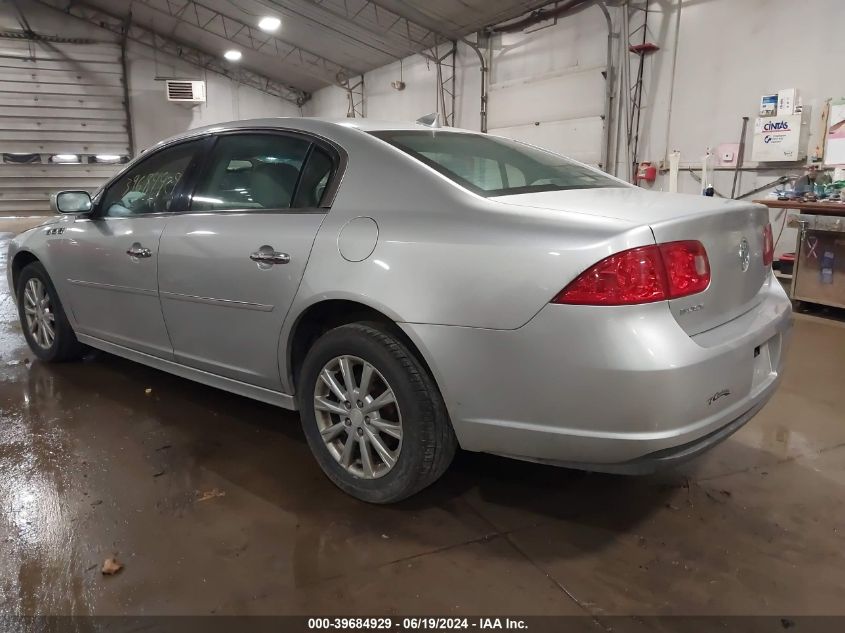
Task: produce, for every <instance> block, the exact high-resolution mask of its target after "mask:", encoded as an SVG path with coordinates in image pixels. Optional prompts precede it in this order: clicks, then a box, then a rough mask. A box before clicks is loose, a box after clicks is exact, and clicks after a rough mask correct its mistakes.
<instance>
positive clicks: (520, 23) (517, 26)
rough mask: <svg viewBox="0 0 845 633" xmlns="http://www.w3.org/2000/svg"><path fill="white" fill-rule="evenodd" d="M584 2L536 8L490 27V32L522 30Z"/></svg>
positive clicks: (569, 1)
mask: <svg viewBox="0 0 845 633" xmlns="http://www.w3.org/2000/svg"><path fill="white" fill-rule="evenodd" d="M586 2H589V0H568V2H564V3H563V4H562V5H560V6H558V7H555V8H554V9H537V10H536V11H532V12H531V14H530V15H528V16H526V17H524V18H522V19H521V20H517V21H516V22H510V23H508V24H503V25H501V26H497V27H496V28H494V29H491V30H490V32H491V33H515V32H517V31H522V30H524V29H527V28H528V27H529V26H533V25H535V24H537V23H539V22H545V21H546V20H553V19H554V18H559V17H560V16H562V15H563V14H564V13H566V12H567V11H570V10H572V9H574V8H575V7H577V6H578V5H581V4H585V3H586Z"/></svg>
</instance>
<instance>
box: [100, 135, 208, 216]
mask: <svg viewBox="0 0 845 633" xmlns="http://www.w3.org/2000/svg"><path fill="white" fill-rule="evenodd" d="M198 143H199V141H191V142H187V143H180V144H179V145H175V146H173V147H168V148H167V149H163V150H161V151H159V152H156V153H155V154H153V155H152V156H150V157H149V158H147V159H145V160H143V161H142V162H141V163H140V164H138V165H136V166H135V167H133V168H132V169H130V170H129V171H128V172H126V173H125V174H124V175H123V176H121V177H120V178H118V179H117V180H116V181H115V182H114V183H113V184H112V185H111V186H110V187H109V188H108V190H107V191H106V193H105V196H104V197H103V201H102V203H101V208H102V209H103V213H102V215H104V216H105V217H112V218H115V217H118V218H121V217H132V216H137V215H146V214H149V213H166V212H168V211H170V210H171V206H172V204H173V201H174V199H173V193H174V192H175V191H176V188H177V186H178V185H179V183H180V182H181V181H182V178H183V177H184V174H185V171H186V170H187V169H188V166H189V165H190V164H191V160H192V159H193V157H194V152H195V151H196V148H197V144H198Z"/></svg>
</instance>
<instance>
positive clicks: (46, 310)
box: [23, 277, 56, 349]
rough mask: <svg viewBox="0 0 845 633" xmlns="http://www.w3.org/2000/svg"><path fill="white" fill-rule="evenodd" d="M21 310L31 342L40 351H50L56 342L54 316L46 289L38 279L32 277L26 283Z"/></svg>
mask: <svg viewBox="0 0 845 633" xmlns="http://www.w3.org/2000/svg"><path fill="white" fill-rule="evenodd" d="M23 310H24V315H25V317H26V328H27V330H28V331H29V334H30V336H31V337H32V340H33V341H35V343H36V345H38V347H40V348H41V349H50V348H51V347H52V346H53V341H55V340H56V315H55V314H54V313H53V308H52V305H51V303H50V295H49V293H48V292H47V287H46V286H45V285H44V282H42V281H41V280H40V279H37V278H35V277H33V278H32V279H30V280H29V281H27V282H26V286H25V287H24V292H23Z"/></svg>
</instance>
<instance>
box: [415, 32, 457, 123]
mask: <svg viewBox="0 0 845 633" xmlns="http://www.w3.org/2000/svg"><path fill="white" fill-rule="evenodd" d="M438 48H439V47H437V46H435V47H433V48H431V49H430V50H428V51H423V52H422V53H421V55H422V56H423V57H425V58H426V59H427V60H428V61H429V62H431V63H432V64H434V69H435V71H436V73H437V80H436V83H435V90H436V91H437V95H436V97H437V110H436V111H437V114H439V115H440V121H441V122H442V123H443V125H445V126H447V127H454V125H455V79H456V75H457V72H456V65H455V55H456V53H457V49H458V46H457V42H455V41H452V42H450V43H449V45H448V47H446V48H445V52H443V53H441V52H440V51H439V50H438Z"/></svg>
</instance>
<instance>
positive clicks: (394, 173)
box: [282, 133, 654, 342]
mask: <svg viewBox="0 0 845 633" xmlns="http://www.w3.org/2000/svg"><path fill="white" fill-rule="evenodd" d="M359 134H360V133H359ZM346 149H347V151H348V154H349V160H348V165H347V170H346V172H345V174H344V176H343V180H342V183H341V185H340V188H339V190H338V194H337V197H336V199H335V202H334V205H333V207H332V209H331V211H330V212H329V213H328V215H327V216H326V219H325V220H324V222H323V224H322V226H321V228H320V231H319V233H318V235H317V238H316V240H315V243H314V248H313V250H312V253H311V257H310V259H309V262H308V266H307V268H306V271H305V274H304V276H303V280H302V284H301V285H300V289H299V292H298V294H297V296H296V299H295V301H294V304H293V306H292V309H291V312H290V314H289V316H288V319H287V321H286V324H285V328H284V330H283V333H282V341H283V342H286V341H287V340H288V337H289V335H290V332H291V330H292V328H293V327H294V324H295V323H296V321H297V319H298V316H299V315H300V314H302V313H303V311H304V310H306V309H307V308H308V307H309V306H311V305H313V304H314V303H317V302H320V301H324V300H329V299H347V300H352V301H358V302H360V303H363V304H365V305H368V306H370V307H372V308H375V309H377V310H379V311H381V312H383V313H384V314H386V315H388V316H389V317H391V318H392V319H393V320H395V321H397V322H410V323H430V324H440V325H453V326H463V327H473V328H490V329H515V328H519V327H520V326H522V325H523V324H525V323H527V322H528V321H529V320H530V319H531V318H532V317H533V316H534V315H535V314H537V312H538V311H539V310H540V309H542V307H543V306H544V305H546V304H547V303H548V302H549V301H550V300H551V298H552V297H553V296H554V295H555V294H557V293H558V292H559V291H560V290H561V289H562V288H563V287H564V286H566V284H568V283H569V282H570V281H571V280H572V279H573V278H574V277H575V276H577V275H578V274H579V273H580V272H582V271H583V270H585V269H586V268H587V267H589V266H590V265H592V264H594V263H595V262H596V261H598V260H600V259H602V258H603V257H606V256H607V255H610V254H611V253H613V252H616V251H619V250H624V249H626V248H633V247H636V246H641V245H644V244H651V243H653V242H654V237H653V235H652V233H651V231H650V229H649V228H648V227H643V226H640V227H636V226H634V223H632V222H628V221H625V220H619V219H614V218H599V217H594V216H589V215H586V214H578V213H568V212H563V211H559V210H545V209H531V208H515V207H514V206H512V205H506V204H502V203H499V202H495V201H492V200H488V199H484V198H481V197H478V196H475V195H474V194H471V193H469V192H467V191H466V190H464V189H462V188H460V187H458V186H457V185H455V184H454V183H452V182H451V181H449V180H448V179H446V178H445V177H443V176H441V175H440V174H438V173H437V172H435V171H434V170H431V169H430V168H428V167H426V166H424V165H422V164H421V163H419V162H417V161H416V160H414V159H412V158H410V157H408V156H406V155H405V154H403V153H402V152H400V151H399V150H396V149H394V148H392V147H390V146H389V145H387V144H385V143H383V142H382V141H379V140H377V139H374V138H368V139H364V140H362V141H361V142H360V143H358V144H357V145H356V146H355V147H346ZM356 217H370V218H373V219H374V220H375V221H376V222H377V224H378V239H377V244H376V246H375V249H374V250H373V252H372V253H371V254H370V255H369V257H367V258H366V259H364V260H363V261H360V262H350V261H347V260H345V259H344V258H343V257H342V256H341V254H340V251H339V248H338V236H339V234H340V232H341V230H342V229H343V227H344V225H345V224H346V223H347V222H349V221H350V220H351V219H353V218H356ZM363 250H366V249H363Z"/></svg>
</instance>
